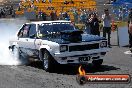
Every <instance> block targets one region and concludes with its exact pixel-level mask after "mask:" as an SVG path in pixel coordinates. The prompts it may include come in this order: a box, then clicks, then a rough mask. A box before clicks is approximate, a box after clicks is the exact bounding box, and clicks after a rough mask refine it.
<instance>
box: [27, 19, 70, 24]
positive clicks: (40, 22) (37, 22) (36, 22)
mask: <svg viewBox="0 0 132 88" xmlns="http://www.w3.org/2000/svg"><path fill="white" fill-rule="evenodd" d="M55 22H68V23H70V22H71V21H66V20H56V21H35V22H30V23H32V24H42V23H55ZM30 23H29V24H30Z"/></svg>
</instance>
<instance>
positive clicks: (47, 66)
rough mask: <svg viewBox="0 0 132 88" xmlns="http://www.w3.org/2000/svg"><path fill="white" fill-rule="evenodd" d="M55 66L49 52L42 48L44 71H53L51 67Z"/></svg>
mask: <svg viewBox="0 0 132 88" xmlns="http://www.w3.org/2000/svg"><path fill="white" fill-rule="evenodd" d="M54 67H55V60H54V59H53V57H52V56H51V55H50V53H49V52H48V51H47V50H44V52H43V69H44V70H45V71H49V72H50V71H53V68H54Z"/></svg>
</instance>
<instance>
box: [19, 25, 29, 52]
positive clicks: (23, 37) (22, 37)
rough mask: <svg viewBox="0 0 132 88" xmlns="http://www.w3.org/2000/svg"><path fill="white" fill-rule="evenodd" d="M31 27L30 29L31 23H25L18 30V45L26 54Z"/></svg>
mask: <svg viewBox="0 0 132 88" xmlns="http://www.w3.org/2000/svg"><path fill="white" fill-rule="evenodd" d="M29 29H30V24H24V25H23V27H22V28H21V29H20V31H19V32H18V41H19V42H18V45H19V47H20V49H21V51H22V52H23V53H25V54H27V49H28V46H29V45H28V40H29V39H28V38H29V37H28V36H29Z"/></svg>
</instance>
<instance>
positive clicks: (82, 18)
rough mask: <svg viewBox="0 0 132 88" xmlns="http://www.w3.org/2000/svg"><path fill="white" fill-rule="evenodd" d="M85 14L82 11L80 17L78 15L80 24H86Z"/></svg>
mask: <svg viewBox="0 0 132 88" xmlns="http://www.w3.org/2000/svg"><path fill="white" fill-rule="evenodd" d="M86 19H87V18H86V14H85V12H83V11H82V13H81V15H80V21H81V23H86Z"/></svg>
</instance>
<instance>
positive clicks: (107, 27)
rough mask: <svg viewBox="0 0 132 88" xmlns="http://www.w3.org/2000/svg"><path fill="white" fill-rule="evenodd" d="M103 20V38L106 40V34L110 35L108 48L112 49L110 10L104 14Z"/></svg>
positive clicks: (106, 10)
mask: <svg viewBox="0 0 132 88" xmlns="http://www.w3.org/2000/svg"><path fill="white" fill-rule="evenodd" d="M102 20H103V37H105V38H106V33H107V34H108V46H109V47H111V44H110V34H111V16H110V14H109V10H108V9H105V10H104V14H103V15H102Z"/></svg>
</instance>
